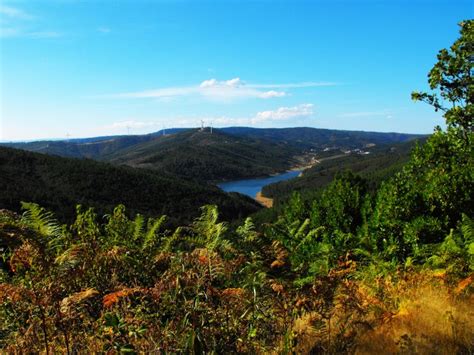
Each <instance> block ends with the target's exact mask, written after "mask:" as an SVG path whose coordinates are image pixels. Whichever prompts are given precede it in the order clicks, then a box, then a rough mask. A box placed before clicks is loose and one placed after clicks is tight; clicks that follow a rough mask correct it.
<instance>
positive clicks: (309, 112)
mask: <svg viewBox="0 0 474 355" xmlns="http://www.w3.org/2000/svg"><path fill="white" fill-rule="evenodd" d="M313 116H314V105H313V104H309V103H307V104H301V105H297V106H293V107H279V108H277V109H275V110H269V111H261V112H257V113H256V114H255V115H253V116H248V117H227V116H199V117H174V118H160V119H153V120H136V119H130V120H125V121H118V122H114V123H112V124H110V125H107V126H104V127H102V128H101V129H102V130H104V131H108V132H110V131H114V132H125V130H127V131H129V130H135V132H143V131H145V130H147V131H150V130H158V129H162V128H164V127H165V125H166V126H167V127H195V126H198V125H199V124H200V122H201V120H202V121H204V123H205V125H213V126H214V127H225V126H252V125H259V126H262V125H264V124H266V123H271V122H274V121H288V120H298V119H305V118H310V117H313Z"/></svg>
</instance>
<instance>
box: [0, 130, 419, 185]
mask: <svg viewBox="0 0 474 355" xmlns="http://www.w3.org/2000/svg"><path fill="white" fill-rule="evenodd" d="M419 137H423V136H422V135H416V134H404V133H380V132H362V131H339V130H328V129H319V128H308V127H296V128H251V127H227V128H221V129H213V132H212V134H211V132H210V128H209V127H207V128H205V129H204V130H203V131H201V130H200V129H184V128H183V129H181V128H176V129H167V130H166V131H164V130H161V131H158V132H154V133H150V134H146V135H127V136H106V137H92V138H83V139H73V140H65V141H38V142H29V143H2V144H1V145H3V146H7V147H12V148H17V149H23V150H29V151H34V152H38V153H44V154H50V155H59V156H63V157H73V158H90V159H94V160H99V161H108V162H111V163H113V164H119V165H120V164H122V165H130V166H133V167H140V168H148V169H155V170H162V171H166V172H169V173H173V174H177V175H180V176H181V177H185V178H192V179H198V180H205V181H221V180H229V179H239V178H247V177H257V176H263V175H269V174H274V173H277V172H281V171H284V170H286V169H289V168H291V167H292V166H294V165H295V164H297V163H298V159H297V158H298V156H301V155H304V154H306V153H308V152H309V151H311V152H318V151H322V150H324V149H354V148H363V147H365V146H367V145H374V144H375V145H381V144H389V143H399V142H405V141H409V140H412V139H415V138H419Z"/></svg>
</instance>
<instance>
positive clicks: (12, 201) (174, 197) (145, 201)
mask: <svg viewBox="0 0 474 355" xmlns="http://www.w3.org/2000/svg"><path fill="white" fill-rule="evenodd" d="M20 201H27V202H36V203H38V204H40V205H42V206H44V207H45V208H48V209H50V210H52V211H54V212H55V214H56V215H57V216H58V217H59V218H60V219H61V220H71V219H72V218H73V216H74V214H75V205H76V204H82V205H84V206H88V207H89V206H90V207H94V208H95V209H96V210H97V211H98V212H99V213H100V214H104V213H110V212H111V211H112V209H113V207H115V206H116V205H117V204H124V205H125V206H127V209H128V210H129V212H130V213H141V214H144V215H150V216H156V215H161V214H167V215H170V216H174V217H175V218H176V219H177V222H185V221H190V220H192V219H193V218H194V217H195V216H197V215H199V207H201V206H203V205H205V204H216V205H218V206H219V210H220V211H221V213H222V215H223V217H225V218H227V219H235V218H239V217H243V216H245V215H247V214H249V213H251V212H254V211H256V210H258V209H259V205H258V204H257V203H256V202H255V201H253V200H252V199H250V198H246V197H245V196H242V195H239V194H226V193H224V192H222V191H221V190H220V189H219V188H217V187H215V186H212V185H209V184H196V183H194V182H192V181H186V180H182V179H180V178H178V177H176V176H174V175H171V174H166V173H159V172H156V171H149V170H145V169H134V168H131V167H126V166H114V165H111V164H108V163H103V162H96V161H92V160H88V159H71V158H62V157H55V156H49V155H45V154H38V153H32V152H26V151H22V150H17V149H11V148H4V147H0V208H7V209H10V210H13V211H18V210H19V209H20Z"/></svg>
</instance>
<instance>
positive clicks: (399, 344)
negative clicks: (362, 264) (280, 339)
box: [291, 273, 474, 354]
mask: <svg viewBox="0 0 474 355" xmlns="http://www.w3.org/2000/svg"><path fill="white" fill-rule="evenodd" d="M466 280H467V281H466ZM469 280H471V279H469V278H467V279H464V280H461V281H460V282H459V283H458V284H448V283H447V282H445V280H443V279H440V278H439V277H436V276H434V275H433V274H432V273H413V274H410V275H403V277H402V278H400V279H398V280H397V281H393V280H392V279H391V278H384V279H380V280H378V282H377V283H372V284H366V283H363V282H360V281H359V282H351V283H347V284H346V285H342V286H339V288H338V291H337V292H336V294H335V298H334V305H333V308H332V309H331V311H330V312H328V313H326V314H325V315H321V314H320V313H318V312H314V311H313V312H308V313H307V314H305V315H303V316H302V317H300V318H298V319H296V320H295V321H294V322H293V325H292V327H291V334H292V338H293V341H292V351H293V352H296V353H298V354H308V353H341V352H343V353H355V354H471V353H473V352H474V294H473V292H472V283H470V282H469ZM459 290H461V291H459Z"/></svg>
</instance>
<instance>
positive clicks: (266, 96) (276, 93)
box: [260, 90, 286, 99]
mask: <svg viewBox="0 0 474 355" xmlns="http://www.w3.org/2000/svg"><path fill="white" fill-rule="evenodd" d="M283 96H286V92H284V91H275V90H270V91H265V92H262V93H261V94H260V97H261V98H262V99H269V98H272V97H283Z"/></svg>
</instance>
